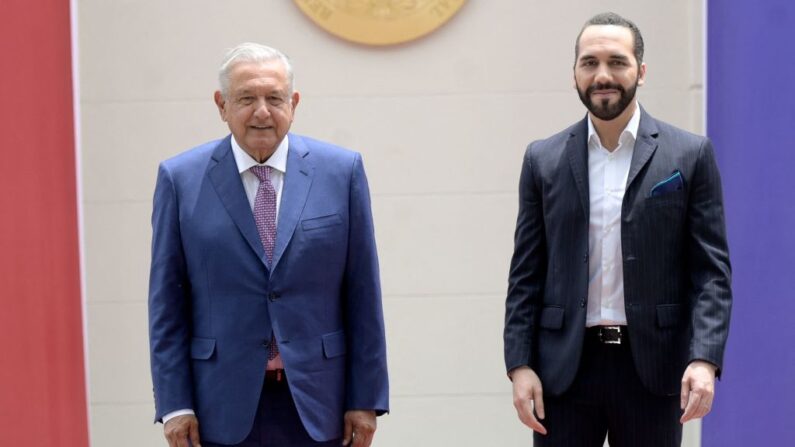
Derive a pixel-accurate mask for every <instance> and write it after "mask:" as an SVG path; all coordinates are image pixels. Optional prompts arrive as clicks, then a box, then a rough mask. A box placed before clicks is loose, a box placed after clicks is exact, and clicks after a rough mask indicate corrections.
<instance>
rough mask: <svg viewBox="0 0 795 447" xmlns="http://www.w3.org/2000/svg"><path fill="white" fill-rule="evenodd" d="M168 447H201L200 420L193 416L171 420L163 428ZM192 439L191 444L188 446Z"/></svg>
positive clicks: (183, 416) (188, 415) (187, 415)
mask: <svg viewBox="0 0 795 447" xmlns="http://www.w3.org/2000/svg"><path fill="white" fill-rule="evenodd" d="M163 433H164V434H165V436H166V440H167V441H168V447H190V446H191V445H192V446H193V447H201V444H200V443H199V420H198V419H196V416H194V415H192V414H184V415H182V416H177V417H175V418H173V419H169V420H168V422H166V424H165V425H164V426H163ZM188 439H190V442H191V443H190V444H188Z"/></svg>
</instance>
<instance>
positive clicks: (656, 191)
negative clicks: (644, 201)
mask: <svg viewBox="0 0 795 447" xmlns="http://www.w3.org/2000/svg"><path fill="white" fill-rule="evenodd" d="M683 189H685V182H684V180H682V173H681V172H679V170H678V169H677V170H676V171H674V173H673V174H671V176H670V177H668V178H667V179H665V180H663V181H661V182H660V183H657V184H656V185H654V186H652V188H651V191H650V192H649V197H657V196H661V195H663V194H667V193H669V192H674V191H681V190H683Z"/></svg>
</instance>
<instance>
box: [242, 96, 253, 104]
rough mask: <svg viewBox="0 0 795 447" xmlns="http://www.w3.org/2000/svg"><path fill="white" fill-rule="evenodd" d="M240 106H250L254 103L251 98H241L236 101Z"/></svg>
mask: <svg viewBox="0 0 795 447" xmlns="http://www.w3.org/2000/svg"><path fill="white" fill-rule="evenodd" d="M238 101H239V102H240V103H241V104H251V103H252V102H254V97H253V96H243V97H242V98H240V99H238Z"/></svg>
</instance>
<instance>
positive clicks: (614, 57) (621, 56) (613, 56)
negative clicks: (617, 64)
mask: <svg viewBox="0 0 795 447" xmlns="http://www.w3.org/2000/svg"><path fill="white" fill-rule="evenodd" d="M610 59H616V60H622V61H628V60H629V57H627V56H625V55H623V54H611V55H610Z"/></svg>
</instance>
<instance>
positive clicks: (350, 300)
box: [149, 43, 389, 447]
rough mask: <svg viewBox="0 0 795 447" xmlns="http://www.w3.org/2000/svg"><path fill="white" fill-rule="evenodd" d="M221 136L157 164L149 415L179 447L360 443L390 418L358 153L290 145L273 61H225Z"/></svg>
mask: <svg viewBox="0 0 795 447" xmlns="http://www.w3.org/2000/svg"><path fill="white" fill-rule="evenodd" d="M219 77H220V90H219V91H217V92H215V103H216V105H217V106H218V110H219V112H220V114H221V118H222V119H223V120H224V121H225V122H226V123H227V124H228V126H229V129H230V131H231V135H229V136H227V137H225V138H222V139H220V140H217V141H212V142H209V143H206V144H203V145H201V146H199V147H196V148H194V149H191V150H189V151H187V152H185V153H182V154H180V155H177V156H176V157H174V158H171V159H169V160H166V161H164V162H163V163H162V164H161V165H160V169H159V173H158V179H157V186H156V188H155V195H154V212H153V215H152V227H153V239H152V266H151V276H150V289H149V332H150V349H151V363H152V380H153V383H154V392H155V405H156V416H155V418H156V420H158V421H163V422H164V431H165V437H166V439H167V440H168V443H169V445H170V446H172V447H177V446H180V447H181V446H189V445H193V446H199V445H202V446H204V447H207V446H219V445H237V446H268V447H270V446H321V445H322V446H326V445H329V446H331V445H335V446H338V445H341V444H342V445H349V444H352V445H353V446H355V447H366V446H369V445H370V443H371V441H372V437H373V433H374V431H375V428H376V416H377V415H380V414H383V413H385V412H387V411H388V409H389V402H388V379H387V368H386V348H385V337H384V324H383V315H382V306H381V291H380V282H379V273H378V261H377V255H376V248H375V238H374V232H373V222H372V215H371V211H370V197H369V191H368V186H367V179H366V177H365V173H364V168H363V166H362V160H361V156H360V155H359V154H358V153H355V152H351V151H348V150H345V149H342V148H339V147H336V146H333V145H331V144H328V143H323V142H320V141H317V140H313V139H310V138H306V137H302V136H299V135H295V134H288V131H289V129H290V125H291V124H292V121H293V116H294V113H295V109H296V106H297V105H298V101H299V94H298V92H297V91H295V90H294V89H293V75H292V68H291V65H290V62H289V60H288V59H287V58H286V57H285V56H284V55H283V54H282V53H281V52H279V51H278V50H275V49H273V48H269V47H265V46H262V45H258V44H250V43H247V44H242V45H240V46H238V47H236V48H234V49H232V50H230V51H229V53H228V54H227V55H226V58H225V60H224V62H223V64H222V66H221V70H220V76H219Z"/></svg>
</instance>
